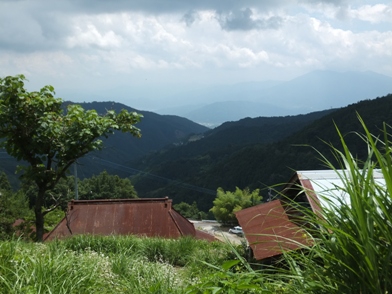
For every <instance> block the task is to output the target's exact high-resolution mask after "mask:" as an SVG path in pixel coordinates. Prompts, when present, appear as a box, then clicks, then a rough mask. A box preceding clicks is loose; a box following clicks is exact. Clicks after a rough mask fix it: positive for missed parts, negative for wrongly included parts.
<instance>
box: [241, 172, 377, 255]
mask: <svg viewBox="0 0 392 294" xmlns="http://www.w3.org/2000/svg"><path fill="white" fill-rule="evenodd" d="M345 173H347V171H345V170H338V171H334V170H310V171H297V172H296V173H295V174H294V176H293V177H292V178H291V180H290V181H289V183H288V184H287V185H286V186H285V188H284V189H283V194H284V195H285V196H286V197H288V198H291V199H293V200H295V201H298V202H302V203H303V204H304V205H308V206H309V207H310V208H311V209H312V210H313V211H314V212H315V213H317V214H320V213H321V209H322V208H323V207H327V206H329V208H331V203H332V204H333V205H336V206H339V204H340V203H341V202H340V201H342V203H346V204H348V205H349V204H350V198H349V195H348V194H347V193H345V192H344V189H343V187H344V184H343V181H342V178H344V177H342V176H345ZM346 176H348V174H346ZM373 176H374V179H375V181H376V182H377V183H378V184H380V185H385V180H384V178H383V175H382V173H381V172H380V170H375V171H374V174H373ZM303 192H305V193H303ZM296 213H298V211H295V210H294V209H293V208H290V206H289V205H288V203H286V204H285V203H284V202H283V200H274V201H271V202H268V203H264V204H259V205H257V206H254V207H251V208H247V209H243V210H241V211H239V212H237V213H236V216H237V219H238V221H239V223H240V225H241V226H242V229H243V230H244V233H245V237H246V239H247V240H248V242H249V245H250V246H251V248H252V250H253V254H254V256H255V258H256V259H258V260H260V259H264V258H267V257H271V256H274V255H278V254H281V253H282V250H293V249H297V248H299V247H300V246H301V244H307V243H308V241H307V240H306V239H305V238H304V236H303V234H302V232H303V231H302V229H301V228H300V227H299V226H298V225H296V224H295V221H296V220H298V218H297V219H296V218H295V216H296ZM296 242H298V243H296Z"/></svg>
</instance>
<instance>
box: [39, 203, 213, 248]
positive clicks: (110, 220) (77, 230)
mask: <svg viewBox="0 0 392 294" xmlns="http://www.w3.org/2000/svg"><path fill="white" fill-rule="evenodd" d="M79 234H91V235H138V236H146V237H162V238H179V237H181V236H192V237H195V238H198V239H205V240H209V241H214V240H215V237H214V236H211V235H209V234H207V233H205V232H202V231H199V230H196V229H195V227H194V225H193V224H192V223H191V222H190V221H188V220H187V219H186V218H185V217H183V216H182V215H181V214H180V213H178V212H177V211H176V210H174V209H173V208H172V200H171V199H169V198H167V197H166V198H138V199H110V200H72V201H71V202H69V203H68V211H67V213H66V215H65V217H64V218H63V219H62V220H61V221H60V223H59V224H58V225H57V226H56V227H55V228H54V229H53V230H52V231H51V232H49V234H48V235H47V236H46V238H45V241H48V240H53V239H61V238H65V237H70V236H72V235H79Z"/></svg>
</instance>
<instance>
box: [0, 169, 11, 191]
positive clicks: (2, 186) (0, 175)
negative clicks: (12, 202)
mask: <svg viewBox="0 0 392 294" xmlns="http://www.w3.org/2000/svg"><path fill="white" fill-rule="evenodd" d="M0 191H11V184H10V182H9V180H8V177H7V175H6V174H5V172H0Z"/></svg>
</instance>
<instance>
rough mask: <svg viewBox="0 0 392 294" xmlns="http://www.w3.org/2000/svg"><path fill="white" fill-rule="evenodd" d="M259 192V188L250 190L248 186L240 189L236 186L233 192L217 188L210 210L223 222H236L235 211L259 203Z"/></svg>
mask: <svg viewBox="0 0 392 294" xmlns="http://www.w3.org/2000/svg"><path fill="white" fill-rule="evenodd" d="M259 192H260V190H259V189H256V190H253V191H252V192H251V191H250V190H249V189H248V188H246V189H244V190H241V189H240V188H238V187H236V189H235V191H234V192H230V191H225V190H223V189H222V188H218V190H217V193H216V198H215V200H214V202H213V203H214V206H213V207H212V208H211V209H210V211H211V212H212V213H213V214H214V216H215V218H216V219H217V220H218V221H219V222H222V223H223V224H237V223H238V221H237V218H236V216H235V212H237V211H240V210H242V209H244V208H247V207H251V206H254V205H256V204H258V203H260V201H261V199H262V197H261V196H260V195H259Z"/></svg>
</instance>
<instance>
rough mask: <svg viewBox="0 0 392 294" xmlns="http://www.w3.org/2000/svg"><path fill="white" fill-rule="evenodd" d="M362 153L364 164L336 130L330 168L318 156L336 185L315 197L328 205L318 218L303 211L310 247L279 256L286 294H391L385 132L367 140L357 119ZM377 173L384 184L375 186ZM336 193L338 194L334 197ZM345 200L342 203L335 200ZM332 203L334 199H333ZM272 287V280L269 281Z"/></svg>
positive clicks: (391, 209)
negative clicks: (283, 265)
mask: <svg viewBox="0 0 392 294" xmlns="http://www.w3.org/2000/svg"><path fill="white" fill-rule="evenodd" d="M359 120H360V122H361V124H362V127H363V134H360V133H357V134H356V135H357V136H359V137H360V138H361V139H362V140H363V141H364V142H365V143H366V146H367V148H368V155H367V158H366V159H365V160H364V161H360V160H358V159H356V158H355V155H353V154H351V152H350V150H349V148H348V147H347V142H346V141H345V138H344V136H343V135H342V134H341V133H340V132H339V130H338V129H337V133H338V135H339V137H340V141H341V145H342V146H341V148H337V147H334V146H330V147H331V150H332V152H333V154H334V157H335V159H336V162H337V163H338V164H337V165H336V164H333V163H332V162H331V161H329V160H327V158H326V157H325V156H323V155H322V154H320V156H321V159H322V161H323V163H324V164H325V165H326V167H328V168H329V169H331V170H334V171H335V172H336V175H337V176H338V177H339V178H340V180H341V182H342V185H341V186H337V187H335V188H334V190H335V192H334V193H332V191H325V192H323V194H322V195H321V197H323V198H324V200H325V201H327V202H328V205H326V206H324V207H323V210H322V215H321V217H320V216H319V215H316V214H314V213H311V212H310V211H309V210H303V214H304V218H305V221H306V222H308V223H311V224H313V226H312V227H311V228H310V229H308V232H309V234H310V237H311V238H313V246H311V247H306V246H304V247H306V248H304V249H306V250H302V251H300V252H298V251H296V252H291V253H285V254H284V255H283V258H284V262H285V263H286V264H288V270H280V276H279V275H278V277H286V281H289V282H288V283H287V284H286V287H289V288H290V292H293V293H294V292H297V293H301V292H302V293H303V291H305V292H313V293H362V294H365V293H373V294H376V293H380V294H381V293H383V294H385V293H388V292H389V293H391V292H392V247H391V244H392V197H391V195H392V159H391V150H392V149H391V141H390V135H389V132H388V131H389V130H390V128H389V127H388V126H386V125H384V128H383V130H382V136H381V137H375V136H373V135H372V134H371V133H370V132H369V131H368V129H367V127H366V125H365V123H364V122H363V120H362V119H361V118H360V117H359ZM376 170H378V171H381V173H382V175H383V178H384V180H385V183H383V181H380V180H375V178H374V174H375V171H376ZM336 191H338V192H339V193H336ZM337 194H340V195H347V200H345V199H343V198H342V197H340V196H334V195H337ZM333 198H334V199H333ZM275 282H276V278H275Z"/></svg>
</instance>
